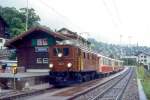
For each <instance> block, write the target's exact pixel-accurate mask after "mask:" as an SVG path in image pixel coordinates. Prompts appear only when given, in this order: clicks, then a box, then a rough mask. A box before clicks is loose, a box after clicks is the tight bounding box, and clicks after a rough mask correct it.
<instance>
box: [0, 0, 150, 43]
mask: <svg viewBox="0 0 150 100" xmlns="http://www.w3.org/2000/svg"><path fill="white" fill-rule="evenodd" d="M26 1H27V0H0V5H2V6H14V7H17V8H20V7H25V6H26ZM149 5H150V0H29V7H30V8H31V7H32V8H34V9H35V10H36V13H37V14H38V15H39V16H40V18H41V24H44V25H47V26H49V27H50V28H53V29H60V28H62V27H67V28H69V29H71V30H73V31H77V32H79V33H82V32H83V33H85V34H86V33H89V34H88V35H85V34H84V36H85V37H93V38H95V39H96V40H98V41H104V42H108V43H116V44H129V43H130V44H137V43H138V44H139V45H146V46H150V6H149ZM120 37H121V38H120ZM120 41H121V42H120Z"/></svg>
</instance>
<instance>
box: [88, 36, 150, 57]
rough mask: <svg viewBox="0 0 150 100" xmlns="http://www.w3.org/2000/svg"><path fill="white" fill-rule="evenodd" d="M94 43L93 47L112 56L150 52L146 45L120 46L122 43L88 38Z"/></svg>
mask: <svg viewBox="0 0 150 100" xmlns="http://www.w3.org/2000/svg"><path fill="white" fill-rule="evenodd" d="M88 40H89V41H90V42H91V43H92V44H91V46H92V48H93V49H94V50H95V51H97V52H99V53H101V54H103V55H106V56H110V57H117V58H119V57H120V56H121V55H122V56H129V55H130V56H132V55H136V54H137V53H138V52H141V51H142V52H146V53H149V54H150V48H149V47H146V46H138V45H136V46H132V45H130V46H125V45H123V46H120V45H115V44H107V43H103V42H98V41H96V40H95V39H92V38H90V39H88Z"/></svg>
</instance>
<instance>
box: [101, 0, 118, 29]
mask: <svg viewBox="0 0 150 100" xmlns="http://www.w3.org/2000/svg"><path fill="white" fill-rule="evenodd" d="M102 3H103V5H104V6H105V8H106V10H107V12H108V14H109V16H110V17H111V18H112V23H113V24H114V26H115V27H116V26H118V24H117V23H116V22H115V20H114V18H113V14H112V12H111V10H110V9H109V7H108V6H107V3H106V2H105V0H102Z"/></svg>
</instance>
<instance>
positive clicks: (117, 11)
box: [112, 0, 122, 24]
mask: <svg viewBox="0 0 150 100" xmlns="http://www.w3.org/2000/svg"><path fill="white" fill-rule="evenodd" d="M112 2H113V5H114V8H115V11H116V14H117V17H118V21H119V22H120V24H121V23H122V21H121V18H120V13H119V10H118V7H117V4H116V0H112Z"/></svg>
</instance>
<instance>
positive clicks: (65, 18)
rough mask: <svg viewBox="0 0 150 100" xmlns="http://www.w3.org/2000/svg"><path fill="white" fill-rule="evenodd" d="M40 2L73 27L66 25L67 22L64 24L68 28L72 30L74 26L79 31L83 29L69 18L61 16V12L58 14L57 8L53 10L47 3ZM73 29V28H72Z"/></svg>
mask: <svg viewBox="0 0 150 100" xmlns="http://www.w3.org/2000/svg"><path fill="white" fill-rule="evenodd" d="M37 1H38V2H40V3H41V4H43V5H44V6H46V7H47V8H49V9H51V11H53V12H54V13H55V14H56V15H57V16H58V17H60V18H61V17H62V18H61V19H63V21H64V20H66V21H67V22H68V23H70V24H71V25H68V24H66V23H67V22H64V23H63V24H65V25H66V26H67V27H69V28H71V27H70V26H72V27H73V26H74V27H76V28H77V29H79V30H81V28H80V27H79V26H77V25H75V24H74V23H72V21H71V20H70V19H69V18H68V17H67V16H64V15H63V14H61V13H60V12H58V11H57V10H56V9H55V8H53V7H52V6H50V5H48V4H47V3H45V2H44V1H43V0H37ZM71 29H72V28H71Z"/></svg>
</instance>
